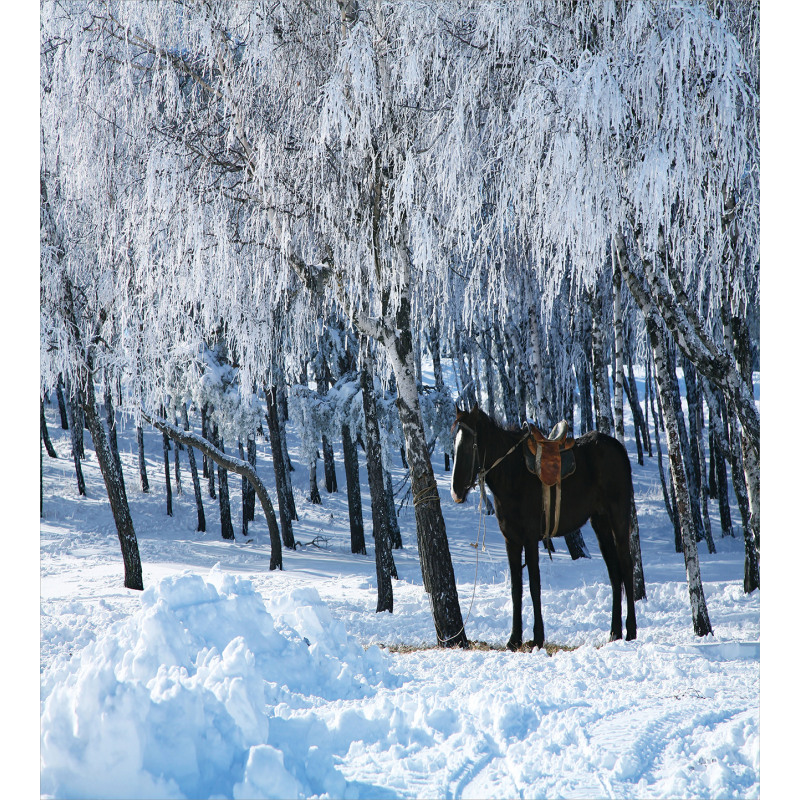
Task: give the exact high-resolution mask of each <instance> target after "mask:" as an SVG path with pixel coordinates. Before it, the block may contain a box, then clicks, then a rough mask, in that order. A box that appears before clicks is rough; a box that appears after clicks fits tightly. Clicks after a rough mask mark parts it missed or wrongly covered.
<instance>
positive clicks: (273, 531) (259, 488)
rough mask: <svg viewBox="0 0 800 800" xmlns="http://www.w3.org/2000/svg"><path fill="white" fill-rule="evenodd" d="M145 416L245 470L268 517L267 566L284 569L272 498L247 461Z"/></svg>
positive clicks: (218, 459)
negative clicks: (268, 554)
mask: <svg viewBox="0 0 800 800" xmlns="http://www.w3.org/2000/svg"><path fill="white" fill-rule="evenodd" d="M143 416H144V418H145V419H146V420H147V421H148V422H149V423H150V424H151V425H153V426H155V427H156V428H158V430H160V431H161V432H162V433H166V434H168V435H169V437H170V438H172V439H175V441H178V442H181V444H184V445H186V446H187V447H196V448H197V449H198V450H199V451H200V452H201V453H203V455H205V456H206V457H207V458H208V459H209V460H210V461H213V462H214V463H216V464H218V465H219V466H222V467H224V468H225V469H226V470H230V471H231V472H235V473H236V474H237V475H242V474H244V475H245V476H246V477H247V479H248V480H249V481H250V483H251V484H252V486H253V488H254V489H255V492H256V494H257V495H258V499H259V500H260V501H261V508H262V510H263V511H264V516H265V517H266V520H267V525H268V527H269V538H270V546H271V555H270V563H269V568H270V569H271V570H272V569H283V558H282V553H281V536H280V530H279V529H278V521H277V520H276V519H275V511H274V510H273V508H272V502H271V501H270V499H269V493H268V492H267V488H266V486H264V484H263V483H262V481H261V478H259V477H258V474H257V473H256V471H255V470H254V469H253V467H252V466H251V465H250V464H249V463H248V462H247V461H241V460H239V459H236V458H232V457H231V456H229V455H226V454H225V453H224V452H223V451H221V450H220V449H219V448H217V447H216V446H215V445H214V444H213V443H211V442H209V441H208V440H207V439H205V438H204V437H202V436H198V435H197V434H195V433H190V432H188V431H180V430H178V429H177V428H175V427H174V426H172V425H170V424H169V423H168V422H167V421H166V420H162V419H151V418H150V417H148V416H147V415H143Z"/></svg>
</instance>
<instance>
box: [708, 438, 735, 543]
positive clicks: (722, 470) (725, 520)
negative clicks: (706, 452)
mask: <svg viewBox="0 0 800 800" xmlns="http://www.w3.org/2000/svg"><path fill="white" fill-rule="evenodd" d="M711 436H712V441H713V442H714V450H715V453H714V470H715V473H716V481H715V483H716V485H717V503H718V504H719V521H720V526H721V527H722V535H723V537H724V536H733V522H732V521H731V506H730V499H729V497H728V470H727V468H726V467H725V459H724V458H723V457H722V454H721V453H720V446H719V444H718V440H717V436H716V434H715V433H712V434H711Z"/></svg>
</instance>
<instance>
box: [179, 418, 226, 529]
mask: <svg viewBox="0 0 800 800" xmlns="http://www.w3.org/2000/svg"><path fill="white" fill-rule="evenodd" d="M165 435H166V434H165ZM214 443H215V444H216V445H217V447H218V448H219V451H220V453H222V454H223V455H225V442H224V441H223V439H222V437H221V436H220V435H219V432H218V428H217V426H216V425H214ZM217 478H218V481H219V521H220V525H221V527H222V538H223V539H227V540H229V541H233V539H234V538H235V537H234V535H233V520H232V519H231V496H230V492H229V491H228V470H227V469H225V467H224V466H223V465H222V464H220V463H217Z"/></svg>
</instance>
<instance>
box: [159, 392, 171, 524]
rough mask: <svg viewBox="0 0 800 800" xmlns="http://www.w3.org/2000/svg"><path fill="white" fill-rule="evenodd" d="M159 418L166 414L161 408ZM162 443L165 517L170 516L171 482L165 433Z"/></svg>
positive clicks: (167, 440)
mask: <svg viewBox="0 0 800 800" xmlns="http://www.w3.org/2000/svg"><path fill="white" fill-rule="evenodd" d="M161 416H162V417H165V416H166V413H165V411H164V407H163V406H162V407H161ZM161 438H162V439H163V441H164V477H165V479H166V485H167V516H168V517H171V516H172V482H171V481H170V477H169V436H167V434H166V433H162V434H161Z"/></svg>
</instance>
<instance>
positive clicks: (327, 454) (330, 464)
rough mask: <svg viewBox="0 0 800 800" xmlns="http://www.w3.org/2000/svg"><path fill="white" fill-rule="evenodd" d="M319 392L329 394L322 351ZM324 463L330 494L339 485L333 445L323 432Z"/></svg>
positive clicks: (318, 383) (318, 375) (319, 358)
mask: <svg viewBox="0 0 800 800" xmlns="http://www.w3.org/2000/svg"><path fill="white" fill-rule="evenodd" d="M316 368H317V369H316V378H317V392H318V393H319V394H320V395H321V396H322V397H325V395H327V394H328V385H329V383H330V381H329V380H328V366H327V364H326V363H325V359H324V356H323V355H322V353H319V354H318V360H317V364H316ZM322 464H323V467H324V469H325V491H326V492H327V493H328V494H331V493H332V492H338V491H339V487H338V485H337V483H336V462H335V461H334V458H333V445H331V443H330V442H329V441H328V437H327V436H326V435H325V434H324V433H323V434H322Z"/></svg>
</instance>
